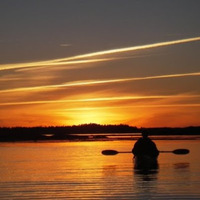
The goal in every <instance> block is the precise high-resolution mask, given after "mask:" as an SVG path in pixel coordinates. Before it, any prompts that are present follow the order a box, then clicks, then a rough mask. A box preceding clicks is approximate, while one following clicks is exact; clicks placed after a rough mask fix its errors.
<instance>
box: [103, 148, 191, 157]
mask: <svg viewBox="0 0 200 200" xmlns="http://www.w3.org/2000/svg"><path fill="white" fill-rule="evenodd" d="M159 152H160V153H174V154H179V155H181V154H182V155H183V154H188V153H189V152H190V151H189V150H188V149H175V150H173V151H159ZM101 153H102V154H103V155H106V156H113V155H116V154H118V153H132V152H131V151H116V150H110V149H109V150H103V151H102V152H101Z"/></svg>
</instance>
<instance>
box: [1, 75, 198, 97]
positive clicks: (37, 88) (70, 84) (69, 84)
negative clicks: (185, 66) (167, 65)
mask: <svg viewBox="0 0 200 200" xmlns="http://www.w3.org/2000/svg"><path fill="white" fill-rule="evenodd" d="M188 76H200V72H191V73H180V74H166V75H158V76H146V77H133V78H123V79H105V80H86V81H76V82H67V83H61V84H55V85H44V86H34V87H21V88H14V89H5V90H0V93H6V92H23V91H29V92H31V91H42V90H50V89H51V90H52V89H57V88H61V87H78V86H79V87H81V86H87V85H88V86H89V85H97V84H110V83H120V82H129V81H142V80H153V79H166V78H179V77H188Z"/></svg>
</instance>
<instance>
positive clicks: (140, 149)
mask: <svg viewBox="0 0 200 200" xmlns="http://www.w3.org/2000/svg"><path fill="white" fill-rule="evenodd" d="M132 153H133V154H134V156H135V157H138V156H149V157H152V158H157V156H158V155H159V151H158V149H157V147H156V144H155V143H154V142H153V141H152V140H151V139H150V138H149V137H148V133H147V132H143V133H142V138H139V139H138V141H137V142H136V143H135V145H134V147H133V149H132Z"/></svg>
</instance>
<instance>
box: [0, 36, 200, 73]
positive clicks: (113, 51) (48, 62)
mask: <svg viewBox="0 0 200 200" xmlns="http://www.w3.org/2000/svg"><path fill="white" fill-rule="evenodd" d="M199 40H200V37H192V38H185V39H179V40H173V41H166V42H158V43H153V44H146V45H140V46H132V47H124V48H118V49H110V50H105V51H98V52H92V53H87V54H82V55H76V56H71V57H66V58H60V59H52V60H46V61H38V62H29V63H16V64H5V65H0V70H8V69H18V68H30V67H38V66H49V65H51V66H53V65H54V66H56V65H58V63H60V62H67V61H73V60H79V59H85V58H90V57H96V56H105V55H110V54H116V53H124V52H129V51H137V50H144V49H151V48H157V47H164V46H169V45H175V44H182V43H187V42H195V41H199ZM65 64H66V63H65Z"/></svg>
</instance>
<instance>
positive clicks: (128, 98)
mask: <svg viewBox="0 0 200 200" xmlns="http://www.w3.org/2000/svg"><path fill="white" fill-rule="evenodd" d="M199 97H200V95H198V94H195V95H194V94H188V95H149V96H146V95H144V96H116V97H101V98H86V99H63V100H43V101H23V102H6V103H0V106H15V105H17V106H18V105H31V104H55V103H56V104H58V103H77V102H80V103H81V102H102V101H124V100H143V99H169V98H170V99H171V98H182V99H184V98H199ZM191 105H192V104H191Z"/></svg>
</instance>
